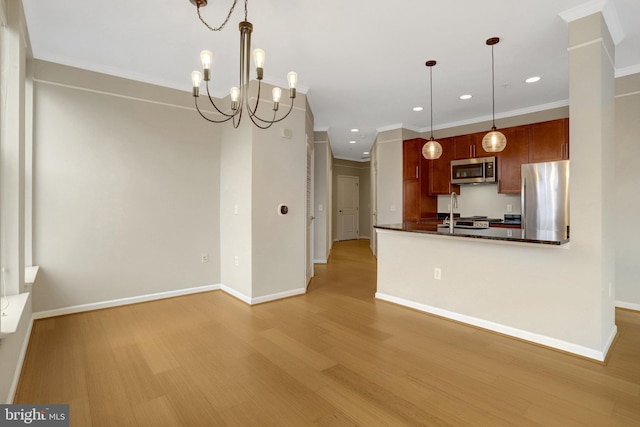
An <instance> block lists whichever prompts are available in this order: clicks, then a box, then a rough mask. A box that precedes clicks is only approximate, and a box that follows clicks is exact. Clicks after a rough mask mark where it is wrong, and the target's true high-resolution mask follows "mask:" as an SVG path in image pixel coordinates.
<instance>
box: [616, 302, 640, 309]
mask: <svg viewBox="0 0 640 427" xmlns="http://www.w3.org/2000/svg"><path fill="white" fill-rule="evenodd" d="M616 307H618V308H626V309H627V310H635V311H640V304H635V303H632V302H624V301H616Z"/></svg>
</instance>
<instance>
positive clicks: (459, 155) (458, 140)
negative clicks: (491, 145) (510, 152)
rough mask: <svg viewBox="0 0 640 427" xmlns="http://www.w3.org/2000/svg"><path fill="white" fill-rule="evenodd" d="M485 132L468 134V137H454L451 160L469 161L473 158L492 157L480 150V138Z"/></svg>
mask: <svg viewBox="0 0 640 427" xmlns="http://www.w3.org/2000/svg"><path fill="white" fill-rule="evenodd" d="M485 134H486V132H479V133H470V134H468V135H460V136H454V137H453V138H452V139H453V153H454V154H453V159H452V160H457V159H471V158H475V157H487V156H491V155H493V154H492V153H487V152H486V151H484V149H483V148H482V138H483V137H484V135H485Z"/></svg>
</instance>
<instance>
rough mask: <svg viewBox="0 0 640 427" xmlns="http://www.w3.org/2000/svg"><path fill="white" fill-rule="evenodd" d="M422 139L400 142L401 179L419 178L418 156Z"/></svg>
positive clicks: (420, 155)
mask: <svg viewBox="0 0 640 427" xmlns="http://www.w3.org/2000/svg"><path fill="white" fill-rule="evenodd" d="M422 141H424V140H423V139H419V138H416V139H408V140H406V141H403V143H402V179H403V180H407V179H409V180H411V179H420V157H422V152H421V150H422Z"/></svg>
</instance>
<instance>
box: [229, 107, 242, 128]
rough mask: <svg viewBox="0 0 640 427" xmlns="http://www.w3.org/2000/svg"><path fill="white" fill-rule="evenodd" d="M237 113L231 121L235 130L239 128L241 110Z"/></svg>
mask: <svg viewBox="0 0 640 427" xmlns="http://www.w3.org/2000/svg"><path fill="white" fill-rule="evenodd" d="M238 111H239V113H238V114H236V115H235V116H233V117H232V119H233V120H232V121H231V123H233V127H234V128H235V129H238V126H240V121H241V120H242V109H239V110H238ZM236 117H237V118H238V121H237V122H236Z"/></svg>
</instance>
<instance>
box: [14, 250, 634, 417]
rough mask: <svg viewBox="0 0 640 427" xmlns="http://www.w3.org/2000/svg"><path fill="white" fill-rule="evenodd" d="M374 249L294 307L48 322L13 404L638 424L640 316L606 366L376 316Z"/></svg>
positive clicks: (390, 315)
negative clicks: (372, 253)
mask: <svg viewBox="0 0 640 427" xmlns="http://www.w3.org/2000/svg"><path fill="white" fill-rule="evenodd" d="M368 244H369V242H368V241H349V242H340V243H336V244H334V247H333V250H332V255H331V259H330V263H329V264H328V265H317V266H316V277H315V278H314V279H313V281H312V282H311V284H310V286H309V290H308V293H307V294H306V295H303V296H299V297H293V298H288V299H285V300H280V301H275V302H271V303H266V304H261V305H257V306H254V307H249V306H247V305H246V304H244V303H242V302H240V301H238V300H237V299H235V298H233V297H231V296H229V295H227V294H225V293H223V292H221V291H214V292H208V293H202V294H195V295H190V296H184V297H178V298H172V299H167V300H161V301H154V302H149V303H143V304H136V305H130V306H124V307H118V308H112V309H106V310H100V311H93V312H87V313H80V314H74V315H68V316H61V317H56V318H50V319H43V320H38V321H36V322H35V324H34V327H33V332H32V336H31V341H30V344H29V349H28V352H27V356H26V359H25V364H24V368H23V371H22V377H21V381H20V384H19V388H18V392H17V395H16V399H15V402H16V403H69V404H70V412H71V425H72V426H79V427H85V426H96V427H97V426H172V427H173V426H188V427H193V426H296V427H297V426H417V425H424V426H563V427H565V426H598V427H600V426H639V425H640V313H638V312H632V311H624V310H619V311H617V313H616V319H617V320H616V321H617V325H618V329H619V332H620V337H619V339H618V341H617V343H616V345H615V347H614V349H613V352H612V354H611V356H610V358H609V361H608V364H607V365H606V366H603V365H600V364H597V363H594V362H590V361H587V360H583V359H580V358H577V357H573V356H570V355H566V354H563V353H559V352H556V351H553V350H549V349H545V348H541V347H537V346H535V345H531V344H528V343H524V342H520V341H517V340H514V339H511V338H508V337H504V336H501V335H497V334H493V333H490V332H486V331H482V330H479V329H475V328H472V327H468V326H465V325H461V324H458V323H455V322H451V321H448V320H445V319H441V318H438V317H435V316H431V315H427V314H424V313H420V312H417V311H413V310H410V309H407V308H404V307H400V306H396V305H393V304H390V303H386V302H382V301H376V300H375V299H374V292H375V277H376V263H375V259H374V257H373V256H372V255H371V253H370V250H369V248H368Z"/></svg>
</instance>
